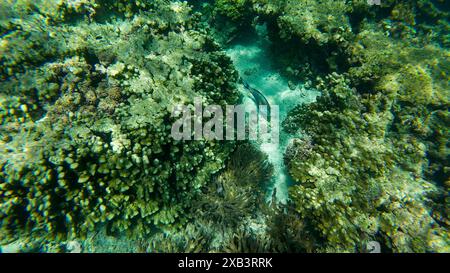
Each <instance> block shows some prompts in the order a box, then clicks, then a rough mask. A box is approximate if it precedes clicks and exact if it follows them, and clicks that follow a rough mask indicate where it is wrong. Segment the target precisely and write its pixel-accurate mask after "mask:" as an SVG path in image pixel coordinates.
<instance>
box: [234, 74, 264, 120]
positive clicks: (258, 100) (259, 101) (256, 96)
mask: <svg viewBox="0 0 450 273" xmlns="http://www.w3.org/2000/svg"><path fill="white" fill-rule="evenodd" d="M240 82H241V83H242V84H243V85H244V88H245V89H246V90H248V91H249V92H250V93H251V94H252V96H253V98H252V100H253V101H254V102H255V104H256V106H257V107H258V113H259V106H260V105H266V106H267V116H266V117H267V119H266V120H267V121H268V122H270V104H269V101H267V99H266V97H265V96H264V95H263V94H262V93H261V92H260V91H259V90H257V89H255V88H253V87H251V86H250V85H249V84H248V83H247V82H246V81H244V80H243V79H242V78H241V79H240Z"/></svg>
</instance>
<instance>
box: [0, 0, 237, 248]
mask: <svg viewBox="0 0 450 273" xmlns="http://www.w3.org/2000/svg"><path fill="white" fill-rule="evenodd" d="M144 2H145V1H141V2H140V3H141V4H142V5H141V4H140V5H139V7H138V6H136V5H135V4H133V5H135V6H134V8H138V9H140V10H141V12H140V13H139V14H136V13H133V16H132V18H129V19H127V18H126V17H130V16H120V13H121V12H122V11H121V9H117V10H116V12H118V13H119V15H117V13H114V12H107V11H105V9H107V10H109V9H110V7H109V6H107V5H106V1H98V2H95V3H96V5H93V6H95V8H96V10H98V13H96V14H97V15H99V14H100V13H102V14H103V15H104V16H109V17H108V18H104V17H103V18H102V19H101V20H100V19H96V18H97V17H95V16H94V17H92V18H91V19H90V20H86V21H76V22H72V21H71V22H70V23H69V22H67V21H64V20H63V21H58V22H59V23H57V24H56V23H44V24H43V25H37V24H33V23H30V21H29V20H23V23H21V24H24V25H27V24H30V25H29V26H28V27H30V28H31V29H27V28H23V29H20V30H13V29H12V30H11V32H10V33H9V34H8V35H6V36H4V37H3V38H2V39H3V40H2V41H6V42H5V43H3V44H2V45H6V49H5V47H4V48H3V49H5V51H3V52H4V53H5V54H2V57H1V58H2V59H3V60H4V63H5V64H6V65H5V66H2V69H4V68H5V70H2V71H1V77H2V79H6V78H9V80H8V81H7V82H2V87H4V88H2V91H1V92H2V98H5V99H4V100H3V99H2V104H3V103H4V104H5V107H6V108H5V111H3V109H2V113H1V115H2V116H5V119H2V122H3V121H4V122H5V123H6V124H5V127H3V126H2V132H1V133H2V136H3V135H5V137H2V143H1V147H2V156H1V158H0V168H1V169H2V172H1V176H0V201H1V202H0V203H1V214H0V221H1V230H2V232H1V234H2V236H1V237H2V238H0V239H2V240H3V239H5V240H9V238H10V237H11V236H14V237H15V236H20V235H24V236H29V235H31V236H33V235H35V236H40V235H42V236H47V237H49V238H52V237H53V236H60V237H78V236H83V235H84V234H86V232H87V231H91V230H94V229H95V228H96V227H97V226H98V225H100V224H106V225H107V226H108V230H109V231H120V232H122V231H129V232H133V231H136V232H137V234H141V235H142V236H143V235H144V234H145V233H147V232H149V231H150V230H151V229H152V228H153V227H155V226H158V227H161V228H164V227H169V226H177V225H181V224H183V223H184V220H183V219H184V218H185V214H184V212H185V210H186V209H187V207H188V206H189V202H190V201H191V199H192V198H193V197H194V196H195V194H196V193H197V192H198V191H199V189H200V188H201V187H202V186H203V185H205V183H206V182H208V181H209V178H210V176H211V175H212V174H213V173H215V172H217V171H218V170H220V169H221V168H222V166H223V162H224V161H225V159H226V157H227V156H228V154H229V152H230V151H231V149H232V147H231V146H230V145H228V144H223V145H222V144H221V145H218V144H217V143H214V142H207V141H195V142H189V143H188V142H186V143H185V142H180V141H175V140H173V139H172V138H171V137H170V132H171V130H170V129H171V128H170V125H171V124H172V121H173V120H172V118H171V112H172V110H173V108H174V107H175V106H176V105H177V104H188V103H192V102H193V100H194V98H195V97H201V98H203V99H204V100H205V101H208V102H211V103H216V104H230V103H231V104H232V103H234V102H235V101H236V100H237V98H238V93H237V91H236V90H235V86H234V82H235V81H236V78H237V75H236V73H235V71H234V69H233V67H232V65H231V61H230V60H229V59H228V58H227V57H226V56H225V55H224V54H223V53H222V52H220V47H218V46H217V45H216V44H214V42H213V41H211V39H210V38H208V37H207V36H206V35H205V34H204V33H203V32H202V31H201V30H200V29H199V28H198V25H197V23H198V21H196V17H195V16H193V15H191V13H190V8H189V7H188V6H187V5H186V4H185V3H184V4H183V3H179V2H174V3H171V4H170V5H169V4H167V3H166V2H164V1H156V2H155V1H151V2H152V3H148V5H147V4H143V3H144ZM64 3H65V2H64ZM119 3H122V2H119ZM127 5H128V4H127ZM113 7H114V6H113ZM126 10H127V9H126ZM56 12H57V13H58V14H59V11H56ZM123 12H125V11H123ZM43 16H44V15H43ZM52 16H53V15H49V14H47V15H45V17H48V18H49V19H51V18H53V17H52ZM47 22H50V21H47ZM51 32H54V33H55V36H52V37H45V35H48V33H51ZM33 33H36V35H37V36H38V37H40V38H39V39H43V40H45V39H50V42H43V43H41V42H39V40H36V44H34V45H31V43H35V42H33V41H32V40H30V41H26V42H25V41H22V40H20V39H21V38H19V36H20V37H22V36H23V37H26V36H27V34H33ZM42 35H44V36H42ZM41 36H42V37H41ZM14 43H18V44H21V45H25V46H28V45H30V46H32V47H33V48H35V49H36V51H35V52H32V53H31V55H30V58H28V57H27V58H25V59H20V58H22V57H23V55H22V52H21V51H14V50H12V46H13V45H14ZM51 43H57V44H58V46H56V47H55V48H56V49H55V48H53V47H48V45H49V44H51ZM24 51H26V50H25V49H24ZM25 56H26V55H25ZM17 58H19V59H20V61H17V60H16V59H17ZM39 58H42V60H47V59H50V60H51V61H50V62H48V61H45V62H44V61H43V62H40V61H38V62H36V61H35V60H39ZM31 59H33V61H31ZM203 73H205V74H207V75H208V77H206V76H204V75H203ZM49 87H50V88H49ZM30 90H31V92H30ZM13 93H14V94H15V95H16V96H17V97H18V98H17V100H18V101H19V102H21V101H27V102H29V103H28V104H22V103H16V102H14V101H11V99H10V98H9V97H8V96H9V95H11V94H13ZM28 111H30V112H31V114H28ZM21 116H24V117H21ZM22 119H23V120H22ZM18 121H19V122H25V121H27V122H29V125H28V127H27V128H25V129H26V130H25V133H23V134H22V133H21V134H19V133H16V132H19V131H20V130H18V129H17V130H16V129H14V130H13V129H11V130H7V131H4V130H3V128H6V127H10V128H13V127H14V124H13V123H16V122H18ZM34 131H36V132H39V133H32V134H30V133H29V132H34ZM22 136H23V139H24V141H22V142H19V140H20V139H21V138H22ZM21 143H22V144H21ZM31 143H37V144H36V145H34V148H33V150H32V152H33V153H29V152H28V153H23V152H22V151H25V150H27V151H29V150H30V148H27V146H24V145H31ZM4 147H5V149H3V148H4ZM11 147H17V148H14V149H12V148H11ZM20 154H22V155H24V156H26V157H27V158H28V159H29V160H27V161H23V160H22V158H23V157H22V156H20V157H19V156H18V155H20ZM31 232H33V233H31Z"/></svg>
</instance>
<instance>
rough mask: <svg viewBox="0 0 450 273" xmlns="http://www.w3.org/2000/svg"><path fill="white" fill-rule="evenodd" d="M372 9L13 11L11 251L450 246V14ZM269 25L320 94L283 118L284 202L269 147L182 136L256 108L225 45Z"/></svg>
mask: <svg viewBox="0 0 450 273" xmlns="http://www.w3.org/2000/svg"><path fill="white" fill-rule="evenodd" d="M369 2H370V1H369ZM369 2H368V1H366V0H322V1H306V0H216V1H200V0H197V1H189V2H179V1H163V0H157V1H150V0H140V1H123V0H120V1H110V0H34V1H30V0H15V1H14V0H0V32H1V36H0V63H1V66H0V78H1V82H0V105H1V107H0V168H1V173H0V246H3V251H4V249H6V246H8V245H9V246H10V245H11V244H17V245H19V251H44V252H59V251H70V250H71V247H69V246H70V244H69V242H73V241H76V242H79V243H80V246H81V250H82V251H84V252H104V251H121V252H123V251H131V252H140V251H143V252H364V251H366V245H367V243H368V242H370V241H376V242H379V243H380V244H381V248H382V251H385V252H449V251H450V233H449V224H450V222H449V218H448V215H449V202H450V199H449V196H448V192H449V187H450V178H449V170H450V169H449V168H450V167H449V164H448V163H449V139H450V131H449V124H450V117H449V114H448V113H449V112H448V108H449V105H450V103H449V100H450V94H449V92H450V89H449V82H450V74H449V73H450V51H449V46H450V41H449V40H448V39H449V37H450V36H449V28H450V24H449V16H450V9H449V7H448V3H446V1H444V0H412V1H400V0H382V1H380V2H381V4H380V5H375V4H372V5H370V3H369ZM261 25H264V26H266V28H267V37H266V39H268V40H269V41H270V43H271V45H272V49H273V54H272V55H271V58H272V59H273V60H271V62H273V64H274V70H277V71H278V72H279V73H281V75H283V77H285V78H286V79H288V80H289V82H290V83H298V84H302V85H303V86H305V88H309V89H311V90H317V91H319V92H320V95H319V96H318V97H317V99H316V100H315V101H314V102H312V103H299V104H298V105H297V106H295V107H294V108H293V109H291V110H290V111H289V113H288V114H287V115H286V117H285V118H284V119H283V120H282V122H281V125H282V128H281V129H282V130H283V132H284V133H285V134H288V135H289V136H290V139H289V141H288V143H287V145H286V146H285V149H284V150H283V151H282V154H283V155H282V161H283V164H284V165H285V167H286V169H287V173H288V174H289V176H290V178H291V180H292V183H291V184H292V185H290V186H289V192H288V202H287V203H284V202H279V201H278V200H277V198H276V196H275V194H276V191H273V197H271V195H272V194H271V189H272V188H273V183H274V181H273V180H274V178H273V177H274V175H273V174H274V166H273V165H272V164H271V162H272V161H271V160H270V157H269V156H268V155H266V154H265V153H264V152H263V151H261V150H260V149H259V147H258V145H255V143H253V142H252V141H208V140H197V141H176V140H174V139H173V138H171V136H170V133H171V126H172V124H173V122H174V120H175V119H174V118H173V117H172V116H171V113H172V111H173V110H174V108H175V107H176V105H179V104H192V103H193V101H194V98H198V97H200V98H202V100H203V102H204V103H205V104H216V105H221V106H225V105H233V104H238V103H239V102H240V101H241V100H242V93H241V92H240V91H239V90H240V89H239V88H240V87H239V85H240V81H239V78H240V76H242V75H241V73H239V72H238V70H237V68H236V67H235V66H234V64H233V62H232V60H231V59H230V57H229V56H227V54H226V51H225V50H224V49H226V48H227V47H228V46H229V45H230V44H232V43H233V42H234V41H236V40H238V39H241V38H242V37H243V36H244V37H245V36H246V35H248V34H249V33H252V32H254V31H255V29H256V28H257V27H258V26H261ZM250 84H251V82H250ZM111 240H115V241H114V242H115V243H111ZM119 242H120V243H119ZM111 245H115V248H114V247H110V248H107V247H108V246H111Z"/></svg>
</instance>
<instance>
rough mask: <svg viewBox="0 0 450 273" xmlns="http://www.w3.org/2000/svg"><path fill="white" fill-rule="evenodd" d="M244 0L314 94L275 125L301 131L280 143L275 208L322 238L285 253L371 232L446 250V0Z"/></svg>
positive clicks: (326, 247) (395, 244)
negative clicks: (281, 179) (281, 200)
mask: <svg viewBox="0 0 450 273" xmlns="http://www.w3.org/2000/svg"><path fill="white" fill-rule="evenodd" d="M247 2H251V4H252V5H251V6H247V7H248V9H250V10H252V13H253V17H254V18H256V17H258V18H257V19H258V21H259V22H263V23H266V24H267V26H268V30H269V35H268V36H269V38H270V40H271V41H272V43H273V46H274V49H275V48H276V52H279V53H277V57H278V62H279V64H280V67H284V70H285V71H284V72H285V74H286V75H287V76H288V77H290V78H291V79H293V80H294V81H296V80H302V81H307V82H309V83H311V84H313V85H314V87H315V88H316V89H317V90H320V91H321V92H322V96H321V97H320V98H319V99H318V100H317V102H315V103H313V104H311V105H300V106H298V107H297V108H296V109H294V110H293V111H292V112H291V113H290V114H289V116H288V117H287V118H286V120H285V121H284V123H283V125H284V130H285V131H286V132H289V133H291V134H292V135H293V136H298V135H300V136H301V137H297V138H294V139H293V140H292V141H291V142H290V143H289V145H288V147H287V149H286V153H285V163H286V165H287V167H288V169H289V172H290V174H291V175H292V178H293V179H294V180H295V182H296V184H295V185H294V186H293V187H291V190H290V197H291V205H290V208H289V209H285V210H284V211H283V212H280V213H279V214H278V217H282V216H283V215H284V216H283V217H293V219H297V220H293V219H291V222H292V223H298V225H297V226H294V227H292V229H293V230H298V232H300V231H301V230H308V232H310V233H309V234H310V235H308V236H306V237H311V238H312V239H311V240H305V241H311V242H320V244H318V245H316V244H315V243H311V244H307V243H305V242H303V243H304V244H301V243H300V244H299V245H297V246H294V247H292V248H291V249H296V250H292V251H349V252H354V251H364V243H365V242H367V241H370V240H378V241H380V242H382V244H383V248H384V249H385V250H386V251H396V252H411V251H418V252H424V251H439V252H442V251H448V246H449V244H448V238H449V232H448V206H449V204H448V197H447V195H448V191H449V188H448V184H449V183H448V180H449V174H448V154H449V153H448V147H449V142H448V139H449V134H448V132H449V131H448V107H449V100H448V98H449V97H450V96H449V86H448V83H449V76H448V70H449V69H448V68H449V51H448V41H447V40H446V39H447V38H448V25H449V22H448V12H449V11H448V8H445V7H444V6H443V5H442V2H440V1H422V0H415V1H408V2H407V3H406V2H404V1H396V0H392V1H382V4H381V6H370V5H368V4H367V1H363V0H356V1H332V0H329V1H328V0H327V1H303V0H299V1H275V0H273V1H272V0H249V1H247ZM238 6H239V7H241V5H237V6H236V8H237V7H238ZM218 8H220V5H218ZM229 9H230V8H229V7H227V10H229ZM233 20H236V18H234V19H233ZM233 20H231V21H233ZM246 20H248V19H246ZM235 24H238V23H235ZM446 37H447V38H446ZM446 208H447V209H446ZM286 210H287V211H286ZM430 211H431V213H430ZM293 215H295V216H293ZM273 219H276V218H273ZM287 229H289V228H287ZM283 231H284V232H288V231H287V230H283ZM280 234H283V232H281V231H280ZM286 236H287V235H286ZM280 240H281V239H280ZM289 241H293V242H301V240H299V239H295V238H291V239H290V240H289ZM286 245H287V244H285V246H286ZM308 245H309V246H308Z"/></svg>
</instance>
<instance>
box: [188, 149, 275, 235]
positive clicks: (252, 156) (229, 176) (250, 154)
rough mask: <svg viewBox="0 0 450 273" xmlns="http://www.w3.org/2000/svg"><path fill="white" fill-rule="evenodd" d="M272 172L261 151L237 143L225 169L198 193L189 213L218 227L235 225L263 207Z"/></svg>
mask: <svg viewBox="0 0 450 273" xmlns="http://www.w3.org/2000/svg"><path fill="white" fill-rule="evenodd" d="M272 173H273V167H272V165H271V164H270V163H269V162H268V160H267V156H266V155H265V154H264V153H262V152H261V151H259V150H258V149H257V148H256V147H254V145H252V144H251V143H242V144H238V146H237V148H236V149H235V151H234V152H233V153H232V154H231V155H230V158H229V159H228V162H227V165H226V167H225V169H224V170H222V171H221V172H220V173H219V174H218V176H217V177H216V178H215V179H214V181H213V183H211V184H210V185H209V186H208V187H207V188H206V189H205V192H204V193H203V194H202V195H200V196H199V199H198V200H197V201H196V204H195V208H196V209H195V212H194V213H193V215H195V217H196V218H199V217H200V218H204V219H205V220H207V221H211V222H213V223H215V225H217V226H218V227H238V226H239V225H240V224H241V222H242V221H243V220H244V218H245V217H249V216H250V217H252V216H254V214H255V213H256V212H257V211H259V210H260V209H261V208H263V207H264V206H265V201H264V198H265V190H266V189H267V188H268V186H269V182H270V181H271V178H272Z"/></svg>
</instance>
